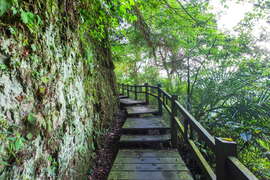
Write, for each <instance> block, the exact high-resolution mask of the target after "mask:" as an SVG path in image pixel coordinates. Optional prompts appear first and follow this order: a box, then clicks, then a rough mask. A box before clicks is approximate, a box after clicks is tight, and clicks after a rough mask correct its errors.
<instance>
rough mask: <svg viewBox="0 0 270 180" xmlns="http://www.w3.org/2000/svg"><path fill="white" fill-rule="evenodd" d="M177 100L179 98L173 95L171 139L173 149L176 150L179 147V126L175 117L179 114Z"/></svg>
mask: <svg viewBox="0 0 270 180" xmlns="http://www.w3.org/2000/svg"><path fill="white" fill-rule="evenodd" d="M176 100H177V96H176V95H173V96H172V98H171V110H172V113H171V114H170V116H171V117H170V119H171V138H172V147H173V148H176V146H177V124H176V121H175V118H174V117H175V115H176V113H177V109H176V104H175V101H176Z"/></svg>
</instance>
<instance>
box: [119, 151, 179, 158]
mask: <svg viewBox="0 0 270 180" xmlns="http://www.w3.org/2000/svg"><path fill="white" fill-rule="evenodd" d="M117 157H121V158H122V157H133V158H134V157H140V158H153V157H156V158H164V157H175V158H178V157H180V156H179V154H178V151H177V150H175V149H171V150H157V149H122V150H121V151H119V152H118V154H117Z"/></svg>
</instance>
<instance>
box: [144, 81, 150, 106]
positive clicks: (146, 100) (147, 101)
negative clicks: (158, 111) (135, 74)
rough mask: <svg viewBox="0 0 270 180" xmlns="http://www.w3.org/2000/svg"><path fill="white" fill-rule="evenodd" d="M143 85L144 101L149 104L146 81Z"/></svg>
mask: <svg viewBox="0 0 270 180" xmlns="http://www.w3.org/2000/svg"><path fill="white" fill-rule="evenodd" d="M144 86H145V103H146V104H149V95H148V93H149V87H148V83H144Z"/></svg>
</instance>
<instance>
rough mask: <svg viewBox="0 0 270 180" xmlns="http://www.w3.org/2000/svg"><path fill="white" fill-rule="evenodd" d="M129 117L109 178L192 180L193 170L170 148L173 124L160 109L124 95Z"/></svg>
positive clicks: (123, 129)
mask: <svg viewBox="0 0 270 180" xmlns="http://www.w3.org/2000/svg"><path fill="white" fill-rule="evenodd" d="M119 98H120V104H121V107H122V108H124V109H125V110H126V114H127V119H126V121H125V123H124V125H123V128H122V136H121V138H120V142H119V144H120V150H119V152H118V154H117V157H116V160H115V162H114V165H113V167H112V169H111V172H110V175H109V178H108V179H109V180H151V179H153V180H154V179H155V180H165V179H168V180H191V179H193V178H192V176H191V174H190V171H189V170H188V168H187V167H186V165H185V163H184V161H183V160H182V158H181V157H180V155H179V153H178V151H177V150H176V149H172V148H170V141H171V136H170V126H169V123H168V122H166V121H165V119H164V118H163V116H162V115H159V111H158V108H155V107H151V106H149V105H147V104H146V102H144V101H140V100H133V99H130V98H127V97H122V96H120V97H119Z"/></svg>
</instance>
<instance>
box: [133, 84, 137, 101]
mask: <svg viewBox="0 0 270 180" xmlns="http://www.w3.org/2000/svg"><path fill="white" fill-rule="evenodd" d="M134 88H135V100H137V99H138V95H137V85H135V87H134Z"/></svg>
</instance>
